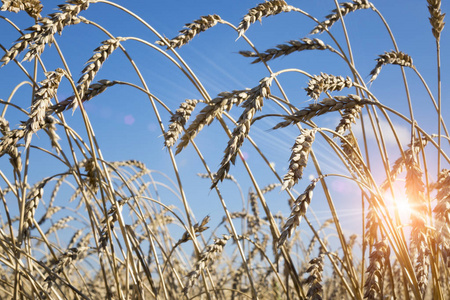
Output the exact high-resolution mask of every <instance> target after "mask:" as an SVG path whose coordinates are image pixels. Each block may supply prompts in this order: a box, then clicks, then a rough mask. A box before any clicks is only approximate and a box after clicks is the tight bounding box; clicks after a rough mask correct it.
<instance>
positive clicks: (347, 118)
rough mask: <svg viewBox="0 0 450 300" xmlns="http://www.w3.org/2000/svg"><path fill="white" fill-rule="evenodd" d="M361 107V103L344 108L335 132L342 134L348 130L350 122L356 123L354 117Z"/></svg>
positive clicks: (358, 114)
mask: <svg viewBox="0 0 450 300" xmlns="http://www.w3.org/2000/svg"><path fill="white" fill-rule="evenodd" d="M362 107H363V106H362V105H355V106H354V107H349V108H346V109H344V111H343V112H342V118H341V121H340V122H339V124H338V126H336V129H335V131H336V133H337V134H339V135H343V134H344V133H345V132H346V131H347V130H350V128H351V125H352V123H353V124H356V119H358V118H359V116H360V113H361V109H362Z"/></svg>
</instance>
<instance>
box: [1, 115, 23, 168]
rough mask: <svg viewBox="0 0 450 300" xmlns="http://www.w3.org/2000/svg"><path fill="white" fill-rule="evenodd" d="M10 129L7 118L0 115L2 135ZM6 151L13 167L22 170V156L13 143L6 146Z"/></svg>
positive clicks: (6, 133)
mask: <svg viewBox="0 0 450 300" xmlns="http://www.w3.org/2000/svg"><path fill="white" fill-rule="evenodd" d="M10 130H11V129H10V128H9V122H8V120H6V119H5V118H3V117H0V132H1V133H2V135H3V136H5V135H8V133H9V132H10ZM6 153H8V155H9V157H10V159H9V161H10V163H11V165H12V166H13V168H14V169H15V170H17V171H19V172H20V171H21V170H22V158H21V156H20V152H19V149H18V148H17V146H16V145H15V144H12V145H11V146H9V147H7V149H6Z"/></svg>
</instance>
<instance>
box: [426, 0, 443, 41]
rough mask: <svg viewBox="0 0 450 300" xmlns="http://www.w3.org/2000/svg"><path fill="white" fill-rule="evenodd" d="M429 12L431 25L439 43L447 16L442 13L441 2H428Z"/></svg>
mask: <svg viewBox="0 0 450 300" xmlns="http://www.w3.org/2000/svg"><path fill="white" fill-rule="evenodd" d="M427 2H428V10H429V11H430V15H431V18H430V24H431V27H432V29H431V31H432V32H433V36H434V38H435V39H436V40H437V41H439V40H440V38H441V32H442V30H443V29H444V25H445V23H444V17H445V14H443V13H442V11H441V0H427Z"/></svg>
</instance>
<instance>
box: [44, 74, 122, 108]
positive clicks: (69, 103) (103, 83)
mask: <svg viewBox="0 0 450 300" xmlns="http://www.w3.org/2000/svg"><path fill="white" fill-rule="evenodd" d="M116 84H117V82H116V81H109V80H107V79H102V80H99V81H98V82H96V83H93V84H91V85H89V88H88V89H87V90H85V91H84V94H83V97H82V98H81V101H82V102H85V101H89V100H91V99H92V98H94V97H95V96H97V95H99V94H101V93H103V92H104V91H106V89H107V88H108V87H110V86H113V85H116ZM78 92H80V91H78ZM75 105H77V104H76V101H75V96H74V95H73V96H70V97H68V98H66V99H64V100H63V101H61V102H59V103H57V104H55V105H53V106H52V107H51V108H50V109H51V110H52V111H53V112H55V113H60V112H63V111H65V110H67V109H70V108H73V107H74V106H75Z"/></svg>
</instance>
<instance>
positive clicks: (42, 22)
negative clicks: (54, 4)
mask: <svg viewBox="0 0 450 300" xmlns="http://www.w3.org/2000/svg"><path fill="white" fill-rule="evenodd" d="M67 3H68V4H62V5H58V7H59V10H60V12H56V13H53V14H50V15H49V16H48V17H45V18H42V19H39V24H36V25H33V26H31V27H30V28H28V29H27V31H30V33H27V34H25V35H23V36H21V37H20V38H19V39H18V40H17V43H16V44H14V46H12V47H11V48H10V49H9V50H8V51H7V52H6V54H5V55H4V56H3V57H2V59H0V61H1V62H3V65H2V66H4V65H6V64H7V63H9V62H10V61H11V60H13V59H14V58H16V57H17V55H19V54H20V53H21V52H23V51H24V50H25V49H26V48H27V47H29V51H28V52H27V54H25V57H24V58H23V59H24V60H31V59H33V58H34V57H35V56H36V55H40V54H41V53H42V52H43V51H44V49H45V45H47V44H49V45H51V44H52V43H53V42H54V40H55V37H54V35H55V34H56V33H59V34H61V32H62V30H63V29H64V27H66V26H69V25H74V24H78V23H80V20H79V18H78V14H79V13H80V12H81V11H82V10H86V9H87V8H88V7H89V0H69V1H67Z"/></svg>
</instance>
